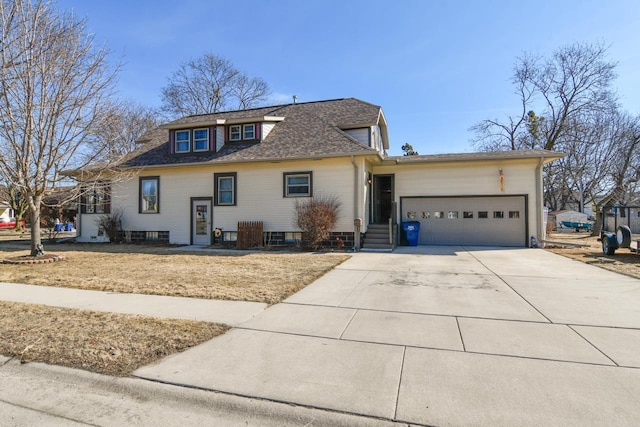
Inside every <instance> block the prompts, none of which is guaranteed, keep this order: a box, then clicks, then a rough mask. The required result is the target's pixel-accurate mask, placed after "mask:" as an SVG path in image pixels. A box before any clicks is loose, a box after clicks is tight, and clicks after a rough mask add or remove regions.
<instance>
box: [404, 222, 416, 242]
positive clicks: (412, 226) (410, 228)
mask: <svg viewBox="0 0 640 427" xmlns="http://www.w3.org/2000/svg"><path fill="white" fill-rule="evenodd" d="M402 230H403V231H404V232H405V235H406V236H407V242H408V243H409V246H418V240H419V236H420V223H419V222H418V221H407V222H403V223H402Z"/></svg>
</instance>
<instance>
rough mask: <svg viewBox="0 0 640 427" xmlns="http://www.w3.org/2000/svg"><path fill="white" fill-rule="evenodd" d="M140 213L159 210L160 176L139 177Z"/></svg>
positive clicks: (157, 211)
mask: <svg viewBox="0 0 640 427" xmlns="http://www.w3.org/2000/svg"><path fill="white" fill-rule="evenodd" d="M138 210H139V212H140V213H159V212H160V177H158V176H142V177H140V206H139V208H138Z"/></svg>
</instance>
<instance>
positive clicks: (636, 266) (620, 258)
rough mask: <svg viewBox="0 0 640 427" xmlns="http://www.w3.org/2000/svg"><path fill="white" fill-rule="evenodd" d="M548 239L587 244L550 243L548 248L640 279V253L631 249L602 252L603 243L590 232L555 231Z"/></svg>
mask: <svg viewBox="0 0 640 427" xmlns="http://www.w3.org/2000/svg"><path fill="white" fill-rule="evenodd" d="M548 240H552V241H554V242H568V243H577V244H580V245H585V246H586V247H562V245H550V246H551V247H548V249H547V250H549V251H551V252H554V253H556V254H559V255H564V256H566V257H569V258H572V259H575V260H578V261H581V262H584V263H586V264H591V265H595V266H598V267H601V268H605V269H607V270H611V271H615V272H616V273H622V274H626V275H627V276H631V277H636V278H638V279H640V255H638V254H636V253H633V252H631V251H630V250H629V249H617V250H616V253H615V255H605V254H604V253H603V252H602V243H601V242H599V241H598V237H594V236H590V235H589V234H588V233H585V232H582V233H574V232H571V233H553V234H551V235H550V236H549V238H548Z"/></svg>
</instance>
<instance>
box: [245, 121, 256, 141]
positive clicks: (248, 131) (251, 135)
mask: <svg viewBox="0 0 640 427" xmlns="http://www.w3.org/2000/svg"><path fill="white" fill-rule="evenodd" d="M255 138H256V125H254V124H250V125H242V139H255Z"/></svg>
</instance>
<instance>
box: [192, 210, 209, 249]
mask: <svg viewBox="0 0 640 427" xmlns="http://www.w3.org/2000/svg"><path fill="white" fill-rule="evenodd" d="M191 218H192V219H191V243H192V244H194V245H203V246H208V245H210V244H211V200H193V201H191Z"/></svg>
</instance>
